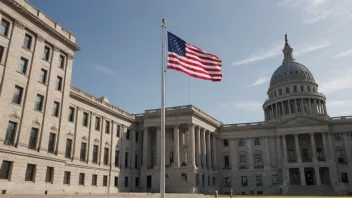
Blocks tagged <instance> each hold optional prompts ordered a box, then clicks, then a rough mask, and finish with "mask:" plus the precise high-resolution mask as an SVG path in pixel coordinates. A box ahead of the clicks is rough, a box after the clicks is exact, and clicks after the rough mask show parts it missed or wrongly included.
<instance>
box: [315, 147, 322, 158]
mask: <svg viewBox="0 0 352 198" xmlns="http://www.w3.org/2000/svg"><path fill="white" fill-rule="evenodd" d="M316 152H317V158H318V160H319V161H321V160H323V150H322V149H321V148H317V149H316Z"/></svg>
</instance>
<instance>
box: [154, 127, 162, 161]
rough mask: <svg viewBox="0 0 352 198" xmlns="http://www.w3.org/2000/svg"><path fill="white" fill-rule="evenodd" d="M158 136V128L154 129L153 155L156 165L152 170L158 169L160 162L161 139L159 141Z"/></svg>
mask: <svg viewBox="0 0 352 198" xmlns="http://www.w3.org/2000/svg"><path fill="white" fill-rule="evenodd" d="M160 135H161V128H160V127H157V128H156V152H155V155H156V163H155V166H154V168H160V162H161V159H160V157H161V156H160V152H161V139H160Z"/></svg>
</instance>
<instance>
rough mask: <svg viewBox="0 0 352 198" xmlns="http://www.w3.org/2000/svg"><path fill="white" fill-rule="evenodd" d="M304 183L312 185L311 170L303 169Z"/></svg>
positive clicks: (312, 176) (312, 175)
mask: <svg viewBox="0 0 352 198" xmlns="http://www.w3.org/2000/svg"><path fill="white" fill-rule="evenodd" d="M304 175H305V178H306V185H314V172H313V171H311V170H306V171H304Z"/></svg>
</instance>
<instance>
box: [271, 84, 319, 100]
mask: <svg viewBox="0 0 352 198" xmlns="http://www.w3.org/2000/svg"><path fill="white" fill-rule="evenodd" d="M298 87H300V92H311V90H313V92H316V88H315V87H312V88H311V86H306V89H304V87H305V86H303V85H301V86H298ZM296 92H298V88H297V86H296V85H295V86H293V93H296ZM289 93H290V88H289V87H286V89H285V94H289ZM282 94H283V90H282V89H279V90H278V91H273V92H271V93H270V98H273V97H276V96H281V95H282Z"/></svg>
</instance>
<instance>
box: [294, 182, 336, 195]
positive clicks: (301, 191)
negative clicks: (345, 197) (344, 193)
mask: <svg viewBox="0 0 352 198" xmlns="http://www.w3.org/2000/svg"><path fill="white" fill-rule="evenodd" d="M287 195H293V196H309V195H312V196H313V195H315V196H336V193H335V191H334V189H333V188H332V187H331V186H329V185H323V186H290V187H289V190H288V193H287Z"/></svg>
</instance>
